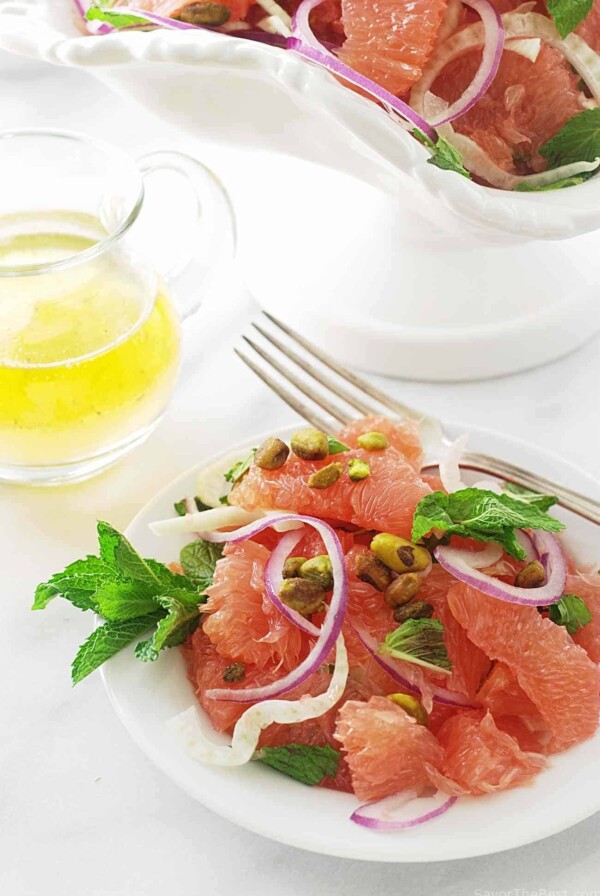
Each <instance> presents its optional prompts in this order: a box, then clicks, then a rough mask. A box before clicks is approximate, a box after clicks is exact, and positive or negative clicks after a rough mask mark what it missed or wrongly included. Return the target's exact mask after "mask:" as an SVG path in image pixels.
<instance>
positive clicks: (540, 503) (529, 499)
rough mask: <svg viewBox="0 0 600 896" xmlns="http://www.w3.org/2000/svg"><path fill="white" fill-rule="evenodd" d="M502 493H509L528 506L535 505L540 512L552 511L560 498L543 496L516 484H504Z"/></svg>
mask: <svg viewBox="0 0 600 896" xmlns="http://www.w3.org/2000/svg"><path fill="white" fill-rule="evenodd" d="M502 491H504V492H507V493H508V494H509V495H511V496H512V497H513V498H516V499H517V500H518V501H524V502H525V503H526V504H533V505H534V506H535V507H537V508H538V510H544V511H546V510H550V508H551V507H553V506H554V504H556V503H558V498H556V497H555V496H554V495H543V494H541V492H534V491H532V490H531V489H529V488H523V486H522V485H517V484H516V483H515V482H503V483H502Z"/></svg>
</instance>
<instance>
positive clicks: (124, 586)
mask: <svg viewBox="0 0 600 896" xmlns="http://www.w3.org/2000/svg"><path fill="white" fill-rule="evenodd" d="M95 600H96V602H97V605H98V613H100V615H101V616H103V617H104V618H105V619H108V620H109V621H110V622H125V621H126V620H128V619H135V618H136V616H146V615H147V614H148V613H154V612H156V610H158V609H160V605H159V603H158V602H157V600H156V597H154V596H153V595H151V594H149V593H148V589H147V587H146V586H144V585H140V584H139V583H138V582H114V581H113V582H105V583H104V584H103V585H101V586H100V587H99V588H98V590H97V591H96V594H95Z"/></svg>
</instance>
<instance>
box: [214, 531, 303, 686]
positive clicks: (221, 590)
mask: <svg viewBox="0 0 600 896" xmlns="http://www.w3.org/2000/svg"><path fill="white" fill-rule="evenodd" d="M268 557H269V552H268V550H267V549H266V548H265V547H263V545H260V544H257V543H256V542H253V541H245V542H242V543H241V544H228V545H226V547H225V550H224V554H223V558H222V559H221V560H219V561H218V563H217V566H216V570H215V576H214V581H213V584H212V585H211V587H210V588H208V589H207V592H206V593H207V594H208V600H207V602H206V604H205V606H204V607H203V613H204V614H205V616H204V621H203V624H202V627H203V630H204V632H205V634H206V635H207V636H208V638H209V639H210V640H211V641H212V643H213V644H214V645H215V647H216V649H217V653H219V654H221V656H225V657H229V659H230V661H234V660H235V661H238V662H242V663H254V664H256V665H257V666H260V667H262V668H268V667H272V666H274V667H276V668H279V669H280V670H281V669H283V670H286V671H289V670H291V669H294V668H295V667H296V666H297V665H298V663H299V662H300V661H301V659H302V658H303V657H304V656H305V655H306V651H307V647H308V638H307V636H306V635H305V634H303V633H302V632H301V631H300V630H299V629H298V628H296V626H295V625H293V624H292V623H291V622H288V620H287V619H286V618H285V617H284V616H283V615H282V614H281V613H280V612H279V610H278V609H277V608H276V607H274V606H273V604H272V603H271V602H270V600H269V599H268V598H267V597H266V595H265V592H264V569H265V564H266V562H267V560H268ZM281 674H282V673H280V677H281ZM246 686H248V685H246Z"/></svg>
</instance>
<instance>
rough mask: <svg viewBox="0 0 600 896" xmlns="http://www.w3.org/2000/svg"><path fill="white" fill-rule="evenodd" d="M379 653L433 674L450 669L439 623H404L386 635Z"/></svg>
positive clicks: (430, 620)
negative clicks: (422, 668)
mask: <svg viewBox="0 0 600 896" xmlns="http://www.w3.org/2000/svg"><path fill="white" fill-rule="evenodd" d="M379 653H381V654H382V656H391V657H394V659H398V660H404V661H405V662H408V663H414V664H415V665H417V666H424V667H425V668H426V669H432V670H433V671H435V672H441V671H444V672H449V671H450V670H451V669H452V663H451V661H450V659H449V657H448V651H447V650H446V644H445V642H444V626H443V625H442V623H441V622H440V621H439V619H407V620H406V622H403V623H402V625H400V626H399V627H398V628H397V629H395V631H393V632H389V633H388V634H387V635H386V637H385V640H384V642H383V644H382V645H381V646H380V648H379Z"/></svg>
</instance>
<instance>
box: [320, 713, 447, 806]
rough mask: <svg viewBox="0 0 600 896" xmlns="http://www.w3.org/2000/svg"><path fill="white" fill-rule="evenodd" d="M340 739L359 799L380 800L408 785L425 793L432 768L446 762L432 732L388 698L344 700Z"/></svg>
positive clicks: (340, 722) (338, 723) (339, 721)
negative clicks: (359, 700) (363, 701)
mask: <svg viewBox="0 0 600 896" xmlns="http://www.w3.org/2000/svg"><path fill="white" fill-rule="evenodd" d="M335 737H336V739H337V740H338V741H339V742H340V743H341V745H342V749H343V750H344V752H345V753H346V759H347V762H348V765H349V767H350V772H351V775H352V786H353V789H354V792H355V794H356V795H357V797H358V798H359V799H360V800H365V801H371V800H379V799H382V798H383V797H385V796H390V795H391V794H393V793H398V792H399V791H401V790H407V789H411V790H415V791H416V792H417V793H422V792H423V791H424V790H425V789H426V788H427V787H428V786H429V783H430V782H429V776H428V772H427V766H428V765H429V766H431V767H433V768H437V767H439V766H440V765H441V763H442V758H443V754H442V749H441V747H440V745H439V743H438V742H437V740H436V739H435V737H434V736H433V734H432V733H431V731H429V730H428V729H427V728H425V727H424V726H423V725H419V724H418V722H416V721H415V719H413V718H412V716H409V715H408V713H406V712H405V711H404V710H403V709H401V707H399V706H396V704H394V703H392V702H391V700H388V699H387V698H386V697H371V699H370V700H369V701H368V703H360V702H357V701H356V700H349V701H348V702H347V703H345V704H344V705H343V706H342V708H341V709H340V711H339V714H338V721H337V725H336V729H335Z"/></svg>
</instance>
